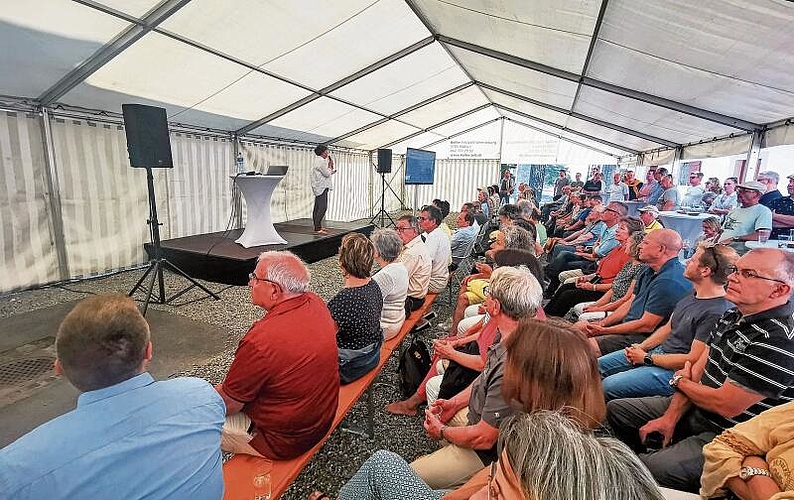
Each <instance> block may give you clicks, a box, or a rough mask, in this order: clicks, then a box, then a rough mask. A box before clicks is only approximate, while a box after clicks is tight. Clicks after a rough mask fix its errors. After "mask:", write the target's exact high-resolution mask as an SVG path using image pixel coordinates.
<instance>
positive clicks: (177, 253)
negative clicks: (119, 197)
mask: <svg viewBox="0 0 794 500" xmlns="http://www.w3.org/2000/svg"><path fill="white" fill-rule="evenodd" d="M274 226H275V227H276V231H278V234H280V235H281V237H282V238H284V239H285V240H287V244H286V245H264V246H258V247H251V248H243V246H241V245H238V244H237V243H235V242H234V240H236V239H237V238H239V237H240V235H241V234H242V232H243V230H242V229H232V230H230V231H220V232H217V233H209V234H197V235H195V236H186V237H184V238H175V239H171V240H163V241H162V243H161V247H162V249H163V257H165V258H166V259H168V260H169V261H170V262H172V263H173V264H175V265H176V266H177V267H179V268H180V269H182V270H183V271H185V272H186V273H187V274H189V275H190V276H192V277H194V278H198V279H202V280H207V281H212V282H215V283H224V284H227V285H246V284H248V273H250V272H251V271H253V270H254V267H255V266H256V259H257V257H259V254H260V253H262V252H265V251H268V250H289V251H290V252H293V253H294V254H296V255H297V256H298V257H300V258H301V259H303V260H305V261H306V262H309V263H311V262H317V261H318V260H322V259H325V258H327V257H330V256H332V255H335V254H336V253H337V251H338V250H339V245H340V244H341V242H342V237H343V236H344V235H346V234H347V233H351V232H357V233H362V234H366V235H369V234H370V233H371V232H372V230H373V229H375V226H374V225H373V224H370V223H369V222H368V221H367V220H366V219H364V220H359V221H354V222H336V221H326V228H327V229H328V230H329V232H330V233H329V234H326V235H317V234H314V226H313V225H312V221H311V219H296V220H291V221H287V222H279V223H276V224H274ZM144 247H145V249H146V252H147V253H148V254H149V256H150V257H151V253H152V247H151V244H146V245H144Z"/></svg>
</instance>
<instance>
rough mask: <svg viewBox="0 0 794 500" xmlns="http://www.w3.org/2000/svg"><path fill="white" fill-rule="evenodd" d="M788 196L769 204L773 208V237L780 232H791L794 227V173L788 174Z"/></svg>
mask: <svg viewBox="0 0 794 500" xmlns="http://www.w3.org/2000/svg"><path fill="white" fill-rule="evenodd" d="M786 188H787V189H788V196H784V197H781V198H778V199H776V200H773V201H772V202H771V203H770V204H769V208H770V210H772V236H771V237H772V238H777V236H778V235H780V234H789V231H790V230H791V229H794V174H791V175H789V176H788V185H787V186H786Z"/></svg>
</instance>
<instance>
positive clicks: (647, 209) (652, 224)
mask: <svg viewBox="0 0 794 500" xmlns="http://www.w3.org/2000/svg"><path fill="white" fill-rule="evenodd" d="M639 212H640V220H641V221H642V223H643V224H645V232H646V233H650V232H651V231H655V230H657V229H662V228H664V226H663V225H662V223H661V222H659V220H658V218H659V209H658V208H656V207H654V206H653V205H646V206H644V207H642V208H641V209H640V210H639Z"/></svg>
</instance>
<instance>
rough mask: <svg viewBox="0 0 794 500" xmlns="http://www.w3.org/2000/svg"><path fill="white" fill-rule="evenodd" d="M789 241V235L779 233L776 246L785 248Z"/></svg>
mask: <svg viewBox="0 0 794 500" xmlns="http://www.w3.org/2000/svg"><path fill="white" fill-rule="evenodd" d="M789 241H791V236H789V235H787V234H779V235H778V236H777V247H778V248H786V245H788V242H789Z"/></svg>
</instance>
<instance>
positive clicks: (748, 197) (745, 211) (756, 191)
mask: <svg viewBox="0 0 794 500" xmlns="http://www.w3.org/2000/svg"><path fill="white" fill-rule="evenodd" d="M765 192H766V186H765V185H764V184H761V183H760V182H758V181H747V182H744V183H743V184H739V185H738V186H737V187H736V193H737V198H738V200H739V205H740V206H739V207H738V208H734V209H733V210H731V211H730V212H728V215H726V216H725V220H724V221H723V222H722V235H721V236H720V237H719V238H720V239H719V241H720V243H728V244H731V246H732V247H733V248H734V249H735V250H736V251H737V252H738V253H739V255H743V254H744V253H746V252H747V250H748V249H747V247H746V246H745V245H744V242H745V241H753V240H757V239H758V231H759V230H761V229H772V211H771V210H769V209H768V208H767V207H765V206H763V205H761V204H759V203H758V201H759V200H760V199H761V196H762V195H763V194H764V193H765Z"/></svg>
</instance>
